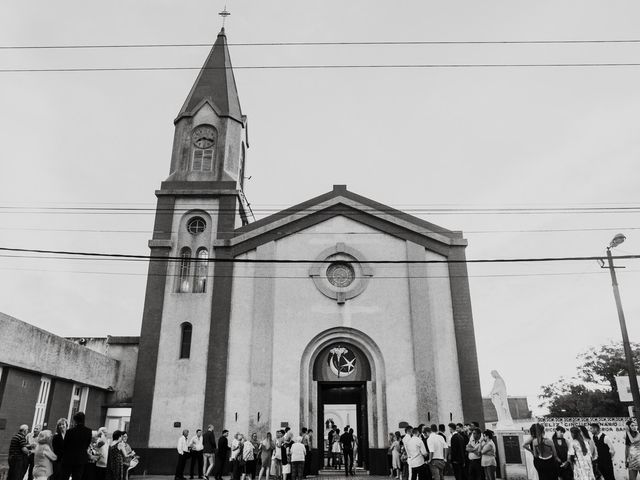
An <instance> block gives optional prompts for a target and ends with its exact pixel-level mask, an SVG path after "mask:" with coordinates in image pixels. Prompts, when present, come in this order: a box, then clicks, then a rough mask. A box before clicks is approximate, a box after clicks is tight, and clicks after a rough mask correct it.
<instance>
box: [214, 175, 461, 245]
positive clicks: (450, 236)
mask: <svg viewBox="0 0 640 480" xmlns="http://www.w3.org/2000/svg"><path fill="white" fill-rule="evenodd" d="M336 216H344V217H348V218H350V219H352V220H354V221H356V222H358V223H361V224H363V225H367V226H369V227H371V228H374V229H376V230H379V231H381V232H383V233H387V234H389V235H391V236H394V237H398V238H402V239H406V240H411V241H413V242H416V243H419V244H422V245H424V246H425V247H427V248H429V249H430V250H433V251H435V252H438V253H440V254H442V255H448V252H449V250H450V248H451V247H464V246H466V245H467V241H466V240H465V239H464V238H463V236H462V232H456V231H452V230H448V229H445V228H442V227H439V226H437V225H435V224H433V223H430V222H427V221H425V220H422V219H420V218H417V217H415V216H413V215H409V214H407V213H404V212H402V211H400V210H397V209H395V208H392V207H389V206H387V205H384V204H381V203H378V202H376V201H374V200H371V199H369V198H366V197H363V196H361V195H358V194H356V193H353V192H350V191H349V190H347V189H346V186H344V185H335V186H334V188H333V190H332V191H330V192H328V193H325V194H323V195H319V196H317V197H315V198H312V199H310V200H308V201H306V202H303V203H300V204H298V205H294V206H293V207H290V208H288V209H285V210H282V211H280V212H277V213H275V214H273V215H270V216H268V217H265V218H263V219H260V220H258V221H256V222H253V223H250V224H249V225H245V226H243V227H242V228H239V229H237V230H235V232H234V236H233V238H231V239H228V240H224V241H221V242H220V244H219V246H228V247H232V248H233V250H234V254H239V253H242V252H245V251H248V250H251V249H253V248H255V247H256V246H258V245H261V244H264V243H267V242H270V241H273V240H278V239H280V238H283V237H285V236H288V235H293V234H295V233H296V232H299V231H301V230H304V229H306V228H309V227H310V226H313V225H316V224H318V223H321V222H324V221H326V220H328V219H330V218H333V217H336Z"/></svg>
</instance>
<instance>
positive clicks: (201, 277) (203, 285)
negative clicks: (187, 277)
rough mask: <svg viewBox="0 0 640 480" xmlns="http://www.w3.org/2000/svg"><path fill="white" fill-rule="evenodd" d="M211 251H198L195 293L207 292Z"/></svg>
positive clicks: (204, 249)
mask: <svg viewBox="0 0 640 480" xmlns="http://www.w3.org/2000/svg"><path fill="white" fill-rule="evenodd" d="M208 260H209V251H208V250H207V249H206V248H201V249H199V250H198V254H197V260H196V268H195V278H194V280H195V281H194V286H193V293H204V292H206V291H207V270H208V266H209V262H208Z"/></svg>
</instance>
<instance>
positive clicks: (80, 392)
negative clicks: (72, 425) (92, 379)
mask: <svg viewBox="0 0 640 480" xmlns="http://www.w3.org/2000/svg"><path fill="white" fill-rule="evenodd" d="M88 397H89V387H83V386H80V385H76V384H74V385H73V389H72V390H71V403H70V404H69V415H68V416H67V421H69V422H71V419H72V418H73V416H74V415H75V414H76V413H78V412H84V411H86V409H87V398H88Z"/></svg>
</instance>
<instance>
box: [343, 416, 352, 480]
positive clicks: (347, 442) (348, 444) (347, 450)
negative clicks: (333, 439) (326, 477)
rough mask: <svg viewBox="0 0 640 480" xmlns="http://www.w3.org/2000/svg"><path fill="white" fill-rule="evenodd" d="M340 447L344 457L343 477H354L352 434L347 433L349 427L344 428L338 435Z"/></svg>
mask: <svg viewBox="0 0 640 480" xmlns="http://www.w3.org/2000/svg"><path fill="white" fill-rule="evenodd" d="M340 445H342V455H343V456H344V472H345V475H355V474H354V473H353V433H349V426H346V427H344V433H343V434H342V435H340Z"/></svg>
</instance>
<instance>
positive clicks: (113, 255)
mask: <svg viewBox="0 0 640 480" xmlns="http://www.w3.org/2000/svg"><path fill="white" fill-rule="evenodd" d="M0 251H5V252H22V253H37V254H49V255H67V256H78V257H97V258H110V259H114V260H116V259H125V260H127V259H134V260H163V261H173V262H179V261H181V260H182V257H179V256H178V257H176V256H166V257H165V256H157V255H155V256H154V255H134V254H125V253H99V252H78V251H66V250H44V249H32V248H10V247H0ZM613 258H614V259H616V260H630V259H638V258H640V255H617V256H614V257H613ZM602 259H603V257H602V256H586V257H524V258H485V259H471V260H469V259H466V260H451V259H445V260H380V259H378V260H367V261H366V262H363V263H368V264H389V265H396V264H402V265H404V264H438V263H440V264H457V263H466V264H469V263H541V262H568V261H598V260H602ZM191 260H192V261H193V262H194V263H197V262H204V261H205V260H200V259H198V258H191ZM206 261H207V262H209V263H268V264H271V263H282V264H291V263H296V264H297V263H310V264H317V263H319V264H324V263H327V262H326V261H325V260H316V259H313V260H311V259H255V258H254V259H249V258H208V259H207V260H206Z"/></svg>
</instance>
